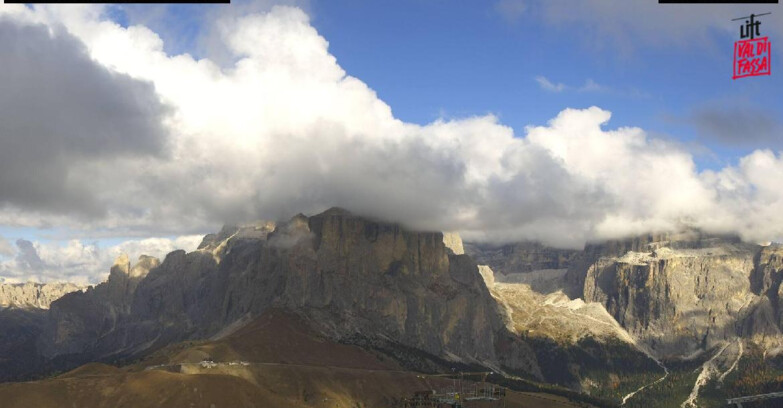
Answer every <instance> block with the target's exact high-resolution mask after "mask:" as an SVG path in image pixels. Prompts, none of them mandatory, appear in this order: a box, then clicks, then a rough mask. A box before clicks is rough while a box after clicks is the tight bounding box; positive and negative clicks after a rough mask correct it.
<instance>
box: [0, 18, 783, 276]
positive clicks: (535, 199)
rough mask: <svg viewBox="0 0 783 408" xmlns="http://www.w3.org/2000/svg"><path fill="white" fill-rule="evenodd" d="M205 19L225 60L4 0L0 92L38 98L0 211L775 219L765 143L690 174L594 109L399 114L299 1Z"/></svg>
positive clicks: (159, 225) (472, 219)
mask: <svg viewBox="0 0 783 408" xmlns="http://www.w3.org/2000/svg"><path fill="white" fill-rule="evenodd" d="M214 24H215V27H216V28H215V32H217V33H219V34H220V38H219V39H220V42H221V44H222V46H223V47H224V52H225V53H226V54H227V55H230V56H231V60H232V61H233V63H231V64H230V65H229V66H221V65H218V64H216V63H214V62H212V61H210V60H208V59H201V60H196V59H194V58H193V57H191V56H190V55H187V54H185V55H175V56H170V55H166V54H165V53H164V52H163V43H162V40H161V39H160V37H159V36H158V35H156V34H155V33H154V32H152V31H151V30H150V29H148V28H146V27H144V26H130V27H127V28H124V27H121V26H120V25H118V24H115V23H114V22H112V21H110V20H108V19H105V18H104V17H103V14H102V9H101V8H99V7H91V6H90V7H87V6H79V7H63V8H49V7H35V8H27V7H24V6H19V7H15V6H11V5H6V6H4V7H2V8H0V33H2V34H0V35H2V36H3V37H5V36H13V38H23V39H24V43H23V45H22V46H17V47H13V46H9V45H7V44H5V43H7V41H6V38H0V43H2V44H5V45H1V46H0V53H2V57H3V61H4V63H5V61H11V62H12V64H11V66H12V67H16V68H15V69H16V70H15V71H12V73H15V74H13V75H12V76H9V75H7V74H6V73H5V72H4V75H3V76H1V77H0V87H2V88H3V89H6V88H8V87H15V88H13V89H18V90H17V91H16V92H15V93H11V94H10V95H9V94H8V93H6V92H0V106H15V104H16V103H18V101H19V97H20V96H21V97H23V99H22V100H23V101H25V103H27V104H28V105H31V106H35V107H36V109H37V110H35V109H29V108H28V109H25V110H24V114H18V115H10V116H8V117H6V116H3V117H2V120H1V121H0V156H2V157H5V156H6V155H8V157H9V158H11V163H12V164H13V163H15V161H16V162H19V165H18V166H16V165H13V166H12V167H13V169H9V171H5V170H3V172H2V173H0V186H3V188H2V189H0V206H1V207H0V224H6V225H22V226H42V225H67V226H70V227H72V228H84V229H89V228H101V229H103V230H108V231H115V232H116V233H117V234H128V233H133V234H142V235H143V234H147V236H153V235H161V234H188V233H194V232H203V231H205V230H208V229H210V228H214V226H215V225H217V224H220V223H222V222H237V221H242V220H250V219H257V218H266V219H280V218H284V217H288V216H291V215H293V214H295V213H297V212H304V213H314V212H317V211H320V210H323V209H326V208H328V207H330V206H342V207H345V208H348V209H350V210H352V211H354V212H357V213H360V214H365V215H371V216H376V217H380V218H383V219H387V220H395V221H401V222H403V223H405V224H407V225H408V226H410V227H413V228H420V229H437V230H458V231H461V232H462V233H463V234H464V235H466V236H467V237H468V238H474V239H487V240H518V239H537V240H542V241H544V242H547V243H550V244H555V245H559V246H574V247H576V246H580V245H582V244H583V243H584V242H585V241H588V240H595V239H605V238H614V237H620V236H625V235H630V234H637V233H643V232H648V231H653V230H657V231H658V230H667V229H676V228H681V227H683V226H692V227H698V228H703V229H707V230H710V231H715V232H736V233H739V234H741V235H742V236H743V237H744V238H745V239H748V240H753V241H766V240H773V239H777V238H778V237H781V236H783V219H782V218H783V217H782V216H781V213H780V211H779V209H780V208H783V159H782V158H781V156H780V155H779V154H778V153H776V152H773V151H769V150H758V151H756V152H754V153H752V154H750V155H748V156H747V157H744V158H742V159H741V160H740V161H739V162H738V163H737V165H735V166H732V167H727V168H724V169H721V170H719V171H700V170H699V169H698V168H697V167H696V166H695V164H694V161H693V158H692V157H691V155H690V154H689V153H688V152H687V151H685V150H684V149H682V148H681V147H679V146H677V145H672V144H669V143H667V142H665V141H662V140H657V139H654V138H652V137H650V136H648V135H647V134H646V133H645V131H644V130H642V129H638V128H619V129H613V128H611V126H610V117H611V114H610V112H608V111H606V110H602V109H599V108H597V107H592V108H589V109H583V110H575V109H565V110H563V111H562V112H561V113H560V114H559V115H557V117H555V118H553V119H552V120H551V121H550V122H549V123H547V124H543V125H541V126H531V127H529V128H527V129H525V130H524V131H523V132H522V131H520V132H517V133H516V134H515V132H514V130H513V129H511V128H509V127H508V126H504V125H503V124H502V123H501V122H500V121H499V119H498V118H497V117H495V116H492V115H487V116H477V117H468V118H462V119H457V120H448V121H444V120H438V121H435V122H433V123H430V124H427V125H424V126H422V125H417V124H411V123H405V122H402V121H400V120H398V119H396V118H395V117H394V115H393V113H392V109H391V107H389V106H388V105H387V104H385V103H384V102H383V101H382V100H380V99H379V98H378V97H377V95H376V94H375V92H373V90H372V89H371V88H369V87H368V85H367V84H365V83H363V82H362V81H361V80H360V79H357V78H354V77H351V76H350V75H348V74H347V73H346V72H345V71H344V70H343V69H342V68H341V67H340V66H339V65H338V61H336V59H335V58H334V56H332V55H331V54H329V51H328V42H327V41H326V39H324V38H323V37H321V36H320V35H319V34H318V32H317V31H316V30H315V29H314V28H313V27H312V26H311V25H310V22H309V18H308V16H307V15H306V14H305V13H304V12H303V11H301V10H300V9H297V8H293V7H281V6H276V7H272V8H271V9H269V10H268V11H266V12H262V13H258V14H251V15H246V16H236V17H231V16H226V17H223V18H221V19H218V20H216V21H215V22H214ZM9 33H10V34H9ZM47 49H51V50H52V52H53V53H54V54H50V53H46V54H45V55H44V54H43V51H40V50H47ZM54 59H57V60H62V62H56V61H54ZM51 64H57V67H56V68H52V67H51ZM44 80H46V81H48V82H47V83H50V84H51V87H48V86H47V87H42V86H35V84H40V83H41V81H44ZM77 81H78V86H76V85H74V84H75V83H76V82H77ZM80 89H87V90H89V93H87V94H83V93H81V91H79V90H80ZM22 90H28V91H27V92H29V93H27V94H26V93H25V92H24V91H22ZM77 96H81V99H73V98H75V97H77ZM71 101H75V102H73V103H72V102H71ZM57 107H62V110H58V109H57ZM35 112H37V114H34V113H35ZM91 112H94V115H93V114H91ZM107 123H108V124H107ZM28 143H31V144H33V143H34V144H40V143H44V144H46V145H47V147H40V148H36V149H32V150H31V149H30V147H29V146H28ZM3 166H6V163H5V158H3V159H2V164H0V168H3V169H4V168H5V167H3ZM9 166H10V165H9ZM36 169H41V171H40V172H39V171H36ZM17 170H18V171H17ZM5 186H12V188H11V187H8V188H6V187H5ZM85 214H86V215H85ZM22 245H26V244H22ZM80 245H81V244H80ZM19 248H21V246H19ZM28 252H29V250H28ZM39 252H40V251H39ZM19 253H21V252H19ZM17 258H18V256H17ZM17 258H15V260H14V262H17V260H16V259H17ZM19 259H21V258H19ZM19 262H21V261H19Z"/></svg>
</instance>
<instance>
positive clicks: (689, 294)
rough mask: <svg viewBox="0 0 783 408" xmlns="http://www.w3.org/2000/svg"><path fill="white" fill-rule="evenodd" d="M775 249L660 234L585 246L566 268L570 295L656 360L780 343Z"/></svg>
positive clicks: (778, 261)
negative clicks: (744, 343)
mask: <svg viewBox="0 0 783 408" xmlns="http://www.w3.org/2000/svg"><path fill="white" fill-rule="evenodd" d="M781 253H783V250H782V249H781V247H780V246H778V245H771V246H766V247H764V246H760V245H755V244H748V243H743V242H741V241H740V240H739V239H738V238H735V237H725V236H709V235H705V234H700V233H697V232H692V231H691V232H686V233H681V234H662V235H658V236H652V235H651V236H647V237H643V238H638V239H634V240H627V241H621V242H612V243H608V244H604V245H594V246H589V247H588V248H586V250H585V253H584V254H583V259H582V260H581V263H580V264H579V265H578V267H574V268H572V269H571V270H569V272H568V275H569V283H570V284H571V285H572V293H573V292H576V293H579V292H580V289H581V297H583V298H584V300H585V301H587V302H597V303H600V304H602V305H603V306H604V307H605V308H606V310H607V311H608V312H609V314H610V315H612V316H613V317H614V318H615V319H616V320H617V321H618V322H619V323H620V324H621V325H622V326H623V327H624V328H625V329H626V330H628V332H629V333H630V334H631V335H632V336H633V337H634V338H636V339H637V340H638V341H640V342H641V343H643V344H645V345H647V346H649V348H650V350H652V351H653V352H654V353H655V354H657V355H659V356H662V357H670V358H671V357H682V356H687V355H691V354H693V353H694V352H698V351H700V350H707V349H710V348H712V347H714V346H716V345H719V344H724V343H725V342H728V341H732V340H734V339H736V338H737V337H743V338H749V339H754V340H756V341H758V342H760V343H762V344H765V345H766V346H768V347H771V348H775V347H777V346H778V345H779V343H780V332H781V330H780V327H781V325H780V323H781V319H780V316H781V313H780V307H779V302H778V299H779V292H780V282H781V280H783V279H781V271H783V267H782V265H781Z"/></svg>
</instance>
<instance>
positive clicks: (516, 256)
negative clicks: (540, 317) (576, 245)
mask: <svg viewBox="0 0 783 408" xmlns="http://www.w3.org/2000/svg"><path fill="white" fill-rule="evenodd" d="M580 252H581V251H579V250H572V249H559V248H552V247H548V246H546V245H543V244H541V243H538V242H520V243H516V244H508V245H492V244H481V243H468V244H465V253H467V254H468V255H470V256H471V257H472V258H473V259H474V260H475V261H476V263H478V264H480V265H487V266H489V267H490V268H492V270H493V271H495V273H498V274H502V275H509V274H514V273H524V272H532V271H538V270H545V269H568V268H569V267H570V266H571V264H572V263H573V262H574V260H575V259H576V258H577V257H578V256H579V254H580Z"/></svg>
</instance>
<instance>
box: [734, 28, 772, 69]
mask: <svg viewBox="0 0 783 408" xmlns="http://www.w3.org/2000/svg"><path fill="white" fill-rule="evenodd" d="M770 57H771V56H770V46H769V37H762V38H755V39H751V40H740V41H737V42H735V43H734V76H733V77H732V78H733V79H737V78H744V77H749V76H759V75H770V62H771V61H770V60H771V58H770Z"/></svg>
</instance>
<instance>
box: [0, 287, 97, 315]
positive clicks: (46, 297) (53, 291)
mask: <svg viewBox="0 0 783 408" xmlns="http://www.w3.org/2000/svg"><path fill="white" fill-rule="evenodd" d="M84 289H86V286H80V285H76V284H73V283H67V282H66V283H33V282H27V283H4V284H0V309H2V308H19V309H48V308H49V305H51V304H52V302H54V301H55V300H57V299H59V298H61V297H62V296H63V295H65V294H67V293H71V292H76V291H80V290H84Z"/></svg>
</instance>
